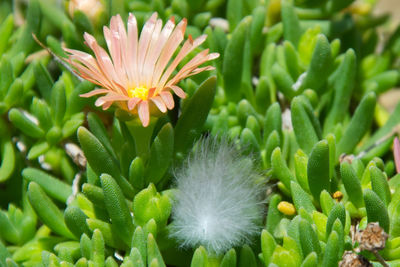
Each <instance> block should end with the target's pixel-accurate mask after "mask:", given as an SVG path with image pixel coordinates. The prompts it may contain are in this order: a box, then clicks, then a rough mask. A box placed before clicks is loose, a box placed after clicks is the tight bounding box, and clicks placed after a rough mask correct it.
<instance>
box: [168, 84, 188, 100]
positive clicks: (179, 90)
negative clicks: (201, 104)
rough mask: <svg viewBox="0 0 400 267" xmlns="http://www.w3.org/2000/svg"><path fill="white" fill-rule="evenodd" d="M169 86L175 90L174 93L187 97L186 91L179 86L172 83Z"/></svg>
mask: <svg viewBox="0 0 400 267" xmlns="http://www.w3.org/2000/svg"><path fill="white" fill-rule="evenodd" d="M169 88H171V89H172V91H174V93H175V94H176V95H177V96H179V97H180V98H186V93H185V92H184V91H183V90H182V88H180V87H179V86H176V85H171V86H170V87H169Z"/></svg>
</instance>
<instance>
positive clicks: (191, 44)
mask: <svg viewBox="0 0 400 267" xmlns="http://www.w3.org/2000/svg"><path fill="white" fill-rule="evenodd" d="M206 38H207V35H205V34H203V35H201V36H199V37H198V38H196V39H195V40H194V41H193V40H192V37H191V36H189V39H188V40H186V42H185V43H184V44H183V47H182V48H181V50H180V51H179V53H178V55H177V56H176V57H175V59H174V60H173V61H172V63H171V64H170V65H169V66H168V68H167V69H166V71H165V72H164V74H163V76H162V77H161V79H160V81H159V82H158V85H157V89H156V92H159V91H161V90H162V88H163V87H164V86H165V83H166V82H167V80H168V79H169V77H170V76H171V74H172V72H173V71H174V70H175V69H176V67H177V66H178V64H179V63H180V62H181V61H182V59H183V58H184V57H186V56H187V55H188V54H189V53H190V52H192V51H193V49H195V48H196V47H198V46H199V45H201V44H202V43H203V42H204V41H205V40H206Z"/></svg>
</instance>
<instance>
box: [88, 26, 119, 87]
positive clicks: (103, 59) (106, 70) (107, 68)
mask: <svg viewBox="0 0 400 267" xmlns="http://www.w3.org/2000/svg"><path fill="white" fill-rule="evenodd" d="M83 38H84V39H85V41H86V43H87V45H88V46H89V47H90V49H92V50H93V52H94V54H95V56H96V59H97V63H98V64H99V67H100V69H101V70H102V72H103V74H104V75H105V76H106V78H107V79H108V80H109V81H111V82H112V83H119V84H121V82H120V81H119V80H118V78H117V75H116V73H115V69H114V65H113V63H112V61H111V59H110V57H109V56H108V54H107V52H106V51H105V50H104V49H103V48H102V47H101V46H100V45H99V44H98V43H97V41H96V39H95V38H94V37H93V36H92V35H90V34H88V33H86V32H85V34H84V35H83ZM116 90H117V91H118V90H119V88H116Z"/></svg>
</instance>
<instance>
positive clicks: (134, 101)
mask: <svg viewBox="0 0 400 267" xmlns="http://www.w3.org/2000/svg"><path fill="white" fill-rule="evenodd" d="M140 101H142V99H140V98H138V97H134V98H131V99H129V100H128V109H129V110H132V109H134V108H135V107H136V105H137V104H138V103H139V102H140Z"/></svg>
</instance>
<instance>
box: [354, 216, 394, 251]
mask: <svg viewBox="0 0 400 267" xmlns="http://www.w3.org/2000/svg"><path fill="white" fill-rule="evenodd" d="M388 237H389V235H388V234H387V233H385V231H384V230H383V229H382V227H380V226H379V223H376V222H373V223H369V224H368V225H367V227H366V228H365V229H364V230H360V231H358V232H357V233H356V241H357V242H358V243H359V248H360V249H361V250H368V251H372V252H374V251H378V250H381V249H383V248H384V247H385V244H386V240H387V239H388Z"/></svg>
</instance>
